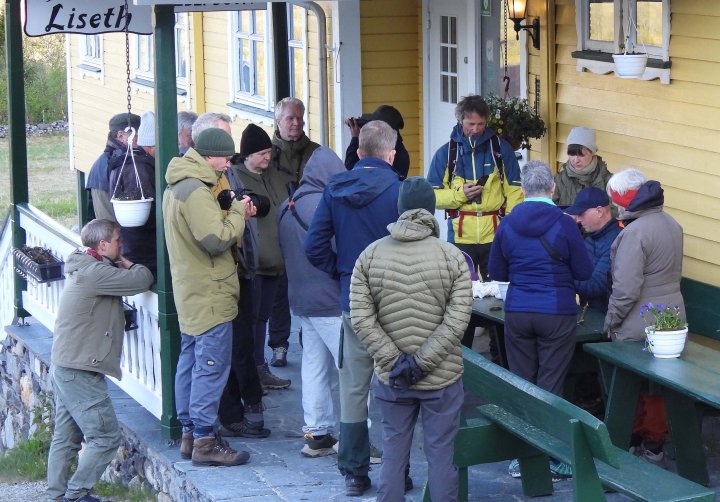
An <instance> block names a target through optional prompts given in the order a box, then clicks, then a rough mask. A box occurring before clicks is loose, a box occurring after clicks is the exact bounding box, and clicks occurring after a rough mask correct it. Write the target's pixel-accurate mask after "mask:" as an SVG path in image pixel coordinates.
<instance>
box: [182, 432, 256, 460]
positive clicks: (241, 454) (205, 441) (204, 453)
mask: <svg viewBox="0 0 720 502" xmlns="http://www.w3.org/2000/svg"><path fill="white" fill-rule="evenodd" d="M249 459H250V454H249V453H248V452H246V451H235V450H233V449H232V448H231V447H230V445H229V444H228V443H227V441H225V440H223V439H222V438H221V437H219V436H208V437H204V438H199V439H196V440H195V444H194V446H193V452H192V463H193V465H218V466H224V467H230V466H233V465H242V464H244V463H245V462H247V461H248V460H249Z"/></svg>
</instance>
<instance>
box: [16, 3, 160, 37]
mask: <svg viewBox="0 0 720 502" xmlns="http://www.w3.org/2000/svg"><path fill="white" fill-rule="evenodd" d="M24 3H25V34H26V35H27V36H29V37H40V36H43V35H52V34H53V33H81V34H84V35H95V34H98V33H111V32H116V31H125V26H126V25H127V27H128V31H130V32H132V33H138V34H143V35H149V34H151V33H152V32H153V27H152V7H150V6H149V5H134V4H133V2H132V0H131V1H129V2H128V3H127V7H126V5H125V1H124V0H94V1H92V2H89V1H87V0H25V2H24Z"/></svg>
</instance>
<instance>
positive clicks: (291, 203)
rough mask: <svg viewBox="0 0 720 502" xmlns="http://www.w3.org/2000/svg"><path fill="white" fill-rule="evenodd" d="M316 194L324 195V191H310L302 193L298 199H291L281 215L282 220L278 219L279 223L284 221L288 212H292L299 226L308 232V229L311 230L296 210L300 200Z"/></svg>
mask: <svg viewBox="0 0 720 502" xmlns="http://www.w3.org/2000/svg"><path fill="white" fill-rule="evenodd" d="M314 193H323V191H322V190H308V191H307V192H303V193H301V194H300V195H298V196H297V197H290V198H289V199H288V203H287V206H285V209H283V210H282V213H280V218H278V221H280V220H282V219H283V216H285V213H287V212H288V210H290V212H291V213H292V215H293V216H294V217H295V219H296V220H297V222H298V225H300V226H301V227H302V229H303V230H305V231H306V232H307V231H308V228H310V226H309V225H308V224H307V223H305V221H303V219H302V218H301V217H300V215H299V214H298V212H297V209H295V203H296V202H297V201H299V200H300V199H302V198H303V197H305V196H306V195H310V194H314Z"/></svg>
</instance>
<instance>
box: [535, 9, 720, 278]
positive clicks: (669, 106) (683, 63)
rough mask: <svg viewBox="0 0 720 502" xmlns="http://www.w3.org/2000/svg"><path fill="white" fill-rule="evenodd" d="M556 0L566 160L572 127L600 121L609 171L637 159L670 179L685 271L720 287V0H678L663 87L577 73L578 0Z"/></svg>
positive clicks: (560, 139) (559, 109)
mask: <svg viewBox="0 0 720 502" xmlns="http://www.w3.org/2000/svg"><path fill="white" fill-rule="evenodd" d="M549 1H550V2H551V3H552V2H553V1H554V12H555V17H554V22H555V30H556V44H555V50H556V52H557V55H556V58H555V59H554V62H555V64H554V73H555V76H554V78H555V81H554V82H553V81H550V82H548V84H550V85H552V84H553V83H554V86H555V92H556V105H555V112H556V114H557V121H556V124H555V125H556V127H557V137H556V140H555V142H554V150H555V155H556V158H557V161H558V162H562V161H564V160H566V159H567V155H566V144H565V140H566V138H567V135H568V133H569V132H570V129H571V128H572V127H575V126H584V127H592V128H594V129H595V130H596V131H597V142H598V146H599V154H600V155H601V156H602V157H603V158H604V159H605V160H606V161H607V164H608V167H609V169H610V171H613V172H617V171H620V170H622V169H625V168H628V167H636V168H638V169H640V170H641V171H643V172H644V173H645V174H646V175H647V176H648V177H649V178H652V179H657V180H659V181H660V182H661V183H662V185H663V188H664V189H665V208H666V210H667V211H668V212H669V213H670V214H671V215H672V216H673V217H674V218H675V219H676V220H677V221H678V222H679V223H680V224H681V225H682V226H683V229H684V232H685V261H684V265H683V275H684V276H685V277H688V278H691V279H695V280H698V281H701V282H705V283H709V284H712V285H716V286H717V285H720V218H719V217H718V215H720V198H719V197H720V174H719V173H718V169H717V166H718V165H720V32H718V30H717V29H716V27H717V26H718V23H720V2H707V1H703V0H673V1H672V2H671V9H672V21H671V23H672V29H671V40H670V57H671V61H672V69H671V74H670V77H671V83H670V84H669V85H663V84H661V83H660V82H659V80H654V81H640V80H634V79H633V80H624V79H620V78H618V77H616V76H615V75H614V74H608V75H596V74H593V73H589V72H578V71H577V70H576V69H575V61H574V60H573V59H572V57H571V55H570V53H571V52H572V51H574V50H576V47H577V45H576V31H575V2H574V0H549ZM551 8H552V7H551ZM551 61H552V59H551Z"/></svg>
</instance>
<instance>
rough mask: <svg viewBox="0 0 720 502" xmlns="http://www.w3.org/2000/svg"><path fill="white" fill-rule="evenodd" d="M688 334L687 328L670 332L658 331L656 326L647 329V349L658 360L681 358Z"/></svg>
mask: <svg viewBox="0 0 720 502" xmlns="http://www.w3.org/2000/svg"><path fill="white" fill-rule="evenodd" d="M687 334H688V329H687V327H685V328H680V329H676V330H670V331H656V330H655V326H648V327H646V328H645V335H646V336H647V348H648V350H649V351H650V352H652V355H653V356H654V357H657V358H658V359H672V358H674V357H680V354H682V351H683V349H684V348H685V341H686V340H687Z"/></svg>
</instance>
